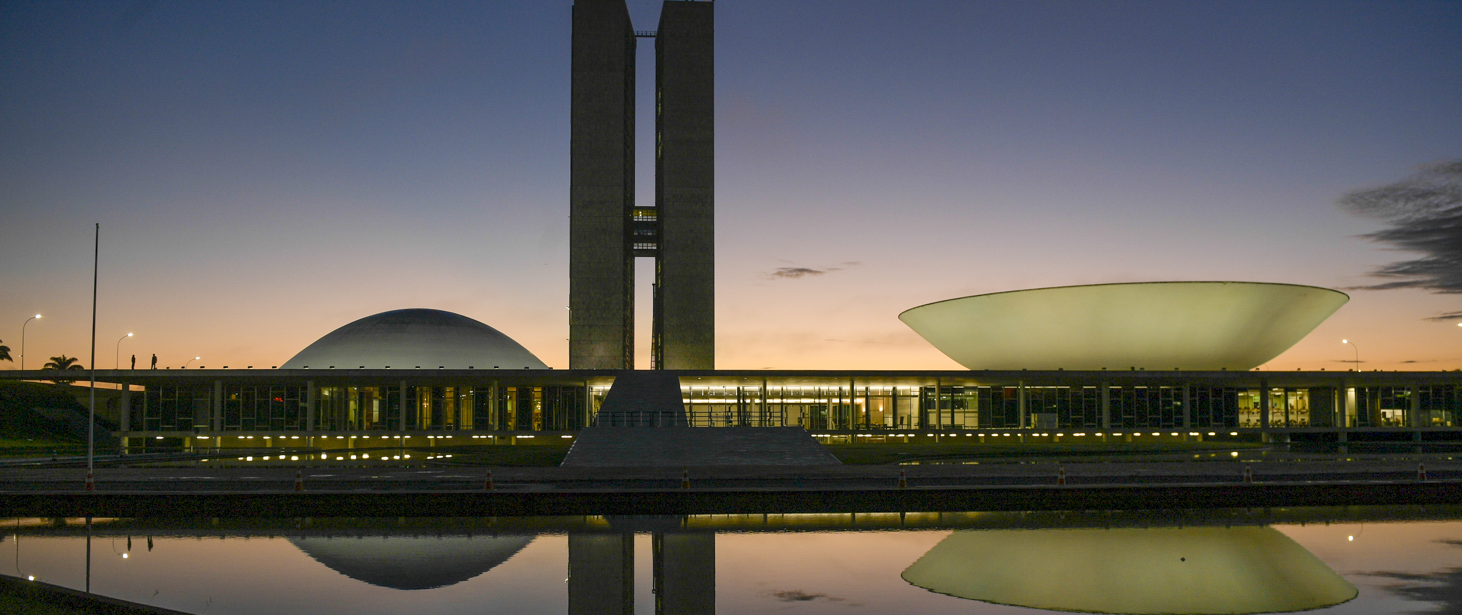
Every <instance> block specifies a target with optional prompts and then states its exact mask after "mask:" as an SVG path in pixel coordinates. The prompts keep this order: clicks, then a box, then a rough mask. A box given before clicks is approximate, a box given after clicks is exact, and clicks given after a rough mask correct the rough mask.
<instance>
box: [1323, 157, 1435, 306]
mask: <svg viewBox="0 0 1462 615" xmlns="http://www.w3.org/2000/svg"><path fill="white" fill-rule="evenodd" d="M1338 203H1339V205H1340V206H1341V207H1342V208H1344V209H1345V210H1347V211H1349V212H1351V213H1354V214H1357V215H1361V216H1365V217H1368V218H1375V219H1379V220H1384V221H1385V222H1387V223H1389V224H1390V228H1386V229H1382V230H1379V231H1376V232H1374V233H1367V234H1365V235H1361V237H1363V238H1366V239H1370V240H1371V241H1375V242H1377V243H1383V244H1388V245H1390V246H1392V247H1393V248H1394V249H1396V250H1400V251H1403V252H1415V253H1417V254H1420V255H1421V257H1420V258H1416V259H1412V260H1403V261H1397V262H1394V263H1391V264H1389V265H1385V266H1383V267H1380V268H1378V269H1376V270H1375V271H1372V272H1371V274H1370V275H1372V276H1374V277H1377V278H1381V279H1383V280H1385V281H1383V282H1381V283H1379V284H1370V285H1363V286H1357V287H1354V289H1357V290H1390V289H1395V288H1416V289H1423V290H1430V291H1432V292H1436V293H1446V294H1458V293H1462V160H1447V161H1443V162H1438V163H1434V164H1429V165H1425V166H1423V167H1421V168H1420V169H1419V170H1418V171H1417V172H1416V173H1415V174H1414V175H1412V176H1411V177H1408V178H1406V179H1403V180H1401V181H1399V182H1396V183H1394V184H1388V185H1385V186H1379V187H1375V188H1366V189H1364V190H1357V191H1354V192H1351V193H1348V194H1346V195H1344V196H1342V197H1340V200H1339V201H1338ZM1459 319H1462V311H1458V312H1450V313H1446V314H1440V315H1437V316H1434V317H1433V318H1432V320H1459Z"/></svg>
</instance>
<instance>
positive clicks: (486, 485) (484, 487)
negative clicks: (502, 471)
mask: <svg viewBox="0 0 1462 615" xmlns="http://www.w3.org/2000/svg"><path fill="white" fill-rule="evenodd" d="M493 489H495V487H493V485H492V470H488V471H487V482H485V483H483V485H482V490H483V491H492V490H493Z"/></svg>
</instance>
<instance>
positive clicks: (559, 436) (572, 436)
mask: <svg viewBox="0 0 1462 615" xmlns="http://www.w3.org/2000/svg"><path fill="white" fill-rule="evenodd" d="M559 437H561V438H572V437H573V436H559Z"/></svg>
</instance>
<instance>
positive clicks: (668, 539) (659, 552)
mask: <svg viewBox="0 0 1462 615" xmlns="http://www.w3.org/2000/svg"><path fill="white" fill-rule="evenodd" d="M680 520H681V519H680V517H619V518H610V519H609V521H610V525H611V527H613V528H614V529H618V530H621V531H620V532H617V533H592V534H591V533H570V534H569V576H568V585H569V615H588V614H591V613H592V614H604V615H630V614H631V613H634V611H635V581H634V579H635V574H634V573H635V547H634V538H635V531H636V530H638V531H640V532H649V533H650V549H651V551H652V553H651V554H650V557H651V559H652V561H653V581H652V582H653V583H654V587H653V590H654V591H653V593H654V595H655V614H656V615H682V614H691V613H697V614H701V613H715V612H716V535H715V534H714V533H713V532H687V531H683V530H678V529H677V528H678V527H679V526H680Z"/></svg>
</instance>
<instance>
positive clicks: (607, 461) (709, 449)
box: [562, 427, 842, 467]
mask: <svg viewBox="0 0 1462 615" xmlns="http://www.w3.org/2000/svg"><path fill="white" fill-rule="evenodd" d="M562 465H563V466H564V467H630V466H639V467H646V466H651V467H654V466H663V467H688V466H830V465H842V462H840V461H838V459H837V458H836V457H833V456H832V454H831V453H829V452H827V449H825V448H823V446H822V445H821V444H818V442H817V441H816V440H813V439H812V436H810V435H808V434H807V431H806V430H804V429H802V428H801V427H659V428H655V427H590V428H588V429H585V430H583V431H581V432H579V437H578V439H576V440H575V441H574V446H573V448H571V449H569V454H568V456H566V457H564V460H563V464H562Z"/></svg>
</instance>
